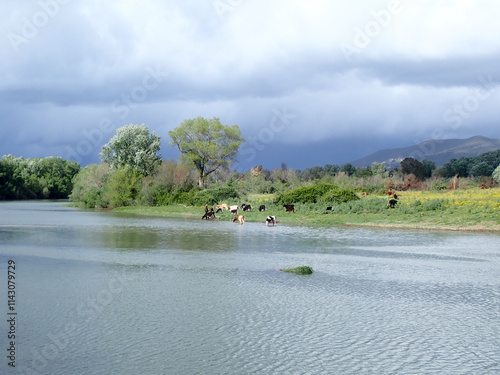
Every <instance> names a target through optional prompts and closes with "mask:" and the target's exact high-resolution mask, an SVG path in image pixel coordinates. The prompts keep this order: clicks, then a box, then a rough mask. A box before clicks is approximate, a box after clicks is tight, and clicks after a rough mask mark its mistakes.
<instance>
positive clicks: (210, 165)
mask: <svg viewBox="0 0 500 375" xmlns="http://www.w3.org/2000/svg"><path fill="white" fill-rule="evenodd" d="M168 134H169V136H170V137H171V138H172V142H171V144H172V145H175V146H177V148H178V149H179V151H180V152H181V153H182V154H185V155H186V156H187V157H188V158H189V160H191V162H192V163H193V164H194V165H195V166H196V169H197V170H198V172H199V181H198V182H199V186H200V187H202V186H204V183H205V178H206V177H207V176H208V175H210V174H211V173H213V172H215V171H216V170H217V169H219V168H221V167H229V166H230V165H231V164H232V162H233V161H235V160H236V156H237V155H238V149H239V147H240V144H241V142H243V141H244V138H242V137H241V131H240V128H239V127H238V125H233V126H227V125H223V124H222V123H221V122H220V120H219V119H218V118H216V117H214V118H213V119H210V120H207V119H205V118H203V117H196V118H194V119H189V120H185V121H183V122H182V123H181V124H180V125H179V126H178V127H177V128H175V129H174V130H172V131H170V132H168Z"/></svg>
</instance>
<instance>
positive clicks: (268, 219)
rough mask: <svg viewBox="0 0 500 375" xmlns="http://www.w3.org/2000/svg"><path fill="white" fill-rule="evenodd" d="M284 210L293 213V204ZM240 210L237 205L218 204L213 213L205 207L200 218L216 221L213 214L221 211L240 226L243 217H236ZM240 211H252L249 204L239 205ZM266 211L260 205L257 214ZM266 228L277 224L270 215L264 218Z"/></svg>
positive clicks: (242, 222) (212, 210) (212, 209)
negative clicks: (231, 216)
mask: <svg viewBox="0 0 500 375" xmlns="http://www.w3.org/2000/svg"><path fill="white" fill-rule="evenodd" d="M284 207H285V209H286V212H295V207H294V205H293V204H291V205H290V204H288V205H285V206H284ZM239 209H240V206H238V205H232V206H228V205H227V204H226V203H223V204H218V205H217V206H215V211H214V208H213V207H210V209H208V206H207V205H205V214H204V215H203V216H202V218H201V219H202V220H203V219H205V220H209V219H216V216H215V214H216V213H220V212H222V211H225V210H226V211H229V212H231V214H233V215H234V217H233V220H232V221H233V223H236V222H237V223H239V224H240V225H243V224H244V223H245V215H238V210H239ZM241 210H243V211H244V212H248V211H252V206H251V205H249V204H245V203H243V204H242V205H241ZM265 210H266V206H265V205H263V204H262V205H261V206H260V207H259V212H263V211H265ZM265 223H266V226H268V225H270V224H272V225H273V226H274V225H275V224H276V223H277V221H276V216H274V215H270V216H268V217H266V221H265Z"/></svg>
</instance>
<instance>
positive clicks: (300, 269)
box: [280, 266, 313, 275]
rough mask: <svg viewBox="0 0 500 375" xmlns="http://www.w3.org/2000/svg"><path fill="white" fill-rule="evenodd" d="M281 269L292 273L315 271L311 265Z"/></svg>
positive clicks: (303, 273) (306, 273)
mask: <svg viewBox="0 0 500 375" xmlns="http://www.w3.org/2000/svg"><path fill="white" fill-rule="evenodd" d="M280 271H283V272H290V273H294V274H296V275H310V274H311V273H313V269H312V267H310V266H300V267H295V268H284V269H281V270H280Z"/></svg>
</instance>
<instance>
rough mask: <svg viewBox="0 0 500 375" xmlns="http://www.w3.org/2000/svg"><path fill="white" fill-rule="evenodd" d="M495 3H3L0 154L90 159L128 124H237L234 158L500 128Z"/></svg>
mask: <svg viewBox="0 0 500 375" xmlns="http://www.w3.org/2000/svg"><path fill="white" fill-rule="evenodd" d="M499 15H500V2H499V1H498V0H441V1H439V0H432V1H431V0H428V1H427V0H400V1H378V0H356V1H353V2H346V1H337V0H286V1H285V0H274V1H264V0H183V1H171V0H166V1H160V0H141V1H132V0H120V1H112V0H111V1H97V0H85V1H84V0H39V1H24V0H19V1H6V0H2V1H1V2H0V31H1V32H0V35H1V41H0V67H1V68H0V78H1V79H0V93H1V94H0V95H1V100H0V114H1V116H0V120H1V137H0V154H1V155H4V154H13V155H16V156H24V157H29V158H33V157H45V156H62V157H63V158H66V159H72V160H76V161H78V162H80V163H81V164H82V165H86V164H88V163H91V162H99V156H98V154H99V152H100V148H101V146H102V145H103V144H105V143H106V142H107V141H108V140H109V139H110V138H111V137H112V136H113V135H114V134H115V130H116V129H117V128H119V127H121V126H123V125H126V124H142V123H145V124H146V125H147V126H148V127H149V129H150V130H151V131H154V132H156V133H157V134H158V135H160V136H161V139H162V150H161V155H162V157H163V158H165V159H170V158H174V159H177V158H178V155H179V153H178V151H177V150H176V149H175V148H174V147H172V146H170V145H169V143H170V138H169V136H168V131H169V130H172V129H173V128H175V127H176V126H178V125H179V124H180V123H181V122H182V121H183V120H185V119H189V118H194V117H197V116H203V117H207V118H212V117H218V118H219V119H220V120H221V122H222V123H223V124H226V125H234V124H237V125H239V126H240V128H241V130H242V133H243V136H244V137H246V139H247V143H246V144H244V145H242V147H241V149H240V155H239V162H240V164H239V167H240V168H247V167H248V168H249V167H250V166H253V165H258V164H264V166H265V167H267V168H270V169H272V168H275V167H279V166H280V163H281V162H285V163H287V165H288V166H289V167H292V168H306V167H309V166H314V165H324V164H342V163H345V162H349V161H352V160H355V159H357V158H360V157H362V156H365V155H367V154H369V153H371V152H374V151H377V150H379V149H382V148H396V147H405V146H410V145H414V144H416V143H419V142H422V141H424V140H426V139H431V138H435V139H443V138H468V137H471V136H474V135H483V136H488V137H492V138H499V137H500V130H499V124H498V118H499V114H500V105H499V99H500V88H499V85H498V82H500V27H499V26H498V16H499Z"/></svg>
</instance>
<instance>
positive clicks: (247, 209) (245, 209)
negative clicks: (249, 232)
mask: <svg viewBox="0 0 500 375" xmlns="http://www.w3.org/2000/svg"><path fill="white" fill-rule="evenodd" d="M243 211H252V206H250V205H249V204H245V207H243Z"/></svg>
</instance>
